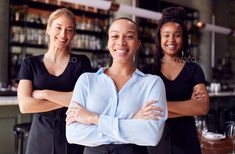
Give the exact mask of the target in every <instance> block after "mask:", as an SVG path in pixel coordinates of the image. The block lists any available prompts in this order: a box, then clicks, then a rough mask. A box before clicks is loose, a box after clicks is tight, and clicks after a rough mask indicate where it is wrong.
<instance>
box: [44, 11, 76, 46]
mask: <svg viewBox="0 0 235 154" xmlns="http://www.w3.org/2000/svg"><path fill="white" fill-rule="evenodd" d="M74 29H75V25H74V23H73V21H72V20H71V18H69V17H68V16H66V15H61V16H59V17H58V18H56V19H54V21H53V22H52V23H51V24H50V25H48V27H47V34H48V35H49V38H50V46H54V47H56V48H60V49H67V48H69V45H70V43H71V41H72V38H73V36H74V34H75V30H74Z"/></svg>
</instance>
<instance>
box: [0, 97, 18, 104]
mask: <svg viewBox="0 0 235 154" xmlns="http://www.w3.org/2000/svg"><path fill="white" fill-rule="evenodd" d="M5 105H18V101H17V97H16V96H0V106H5Z"/></svg>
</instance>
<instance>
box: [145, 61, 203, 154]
mask: <svg viewBox="0 0 235 154" xmlns="http://www.w3.org/2000/svg"><path fill="white" fill-rule="evenodd" d="M152 67H154V66H153V65H148V66H145V67H144V70H143V71H144V72H145V73H151V74H155V72H152V71H153V70H154V69H153V68H152ZM158 75H159V76H160V77H161V78H162V79H163V82H164V84H165V87H166V98H167V101H184V100H188V99H190V98H191V95H192V92H193V87H194V86H195V85H197V84H199V83H205V76H204V73H203V71H202V69H201V67H200V66H199V65H197V64H196V63H191V62H187V63H185V65H184V67H183V68H182V70H181V72H180V73H179V75H178V76H177V77H176V78H175V79H174V80H168V79H167V78H166V77H165V76H164V75H163V74H162V73H160V74H158ZM165 129H166V130H165V131H164V133H165V134H163V138H162V139H161V140H169V142H166V141H165V142H164V141H162V143H170V144H171V145H170V146H168V147H167V146H165V145H164V146H163V147H164V148H166V147H167V148H170V150H168V151H170V152H169V153H171V154H188V153H190V154H200V153H201V152H200V144H199V140H198V136H197V130H196V126H195V121H194V117H193V116H185V117H179V118H170V119H168V120H167V121H166V127H165ZM160 143H161V142H160ZM159 146H161V145H159ZM158 149H160V150H161V148H159V147H158ZM155 151H156V149H155Z"/></svg>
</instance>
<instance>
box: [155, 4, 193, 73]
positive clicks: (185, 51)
mask: <svg viewBox="0 0 235 154" xmlns="http://www.w3.org/2000/svg"><path fill="white" fill-rule="evenodd" d="M162 13H163V15H162V19H161V20H160V21H159V24H158V27H157V31H156V33H157V37H156V54H155V57H154V65H155V66H154V68H155V69H156V70H154V72H156V73H157V74H159V73H160V70H161V59H162V57H163V49H162V47H161V36H160V30H161V27H162V26H163V25H164V24H166V23H168V22H175V23H178V24H179V25H180V26H181V27H182V30H183V47H182V49H181V52H180V53H179V55H178V56H179V59H188V60H189V59H191V58H192V54H191V51H190V47H189V43H188V32H187V27H186V20H187V12H186V11H185V9H184V8H183V7H168V8H166V9H164V10H163V11H162Z"/></svg>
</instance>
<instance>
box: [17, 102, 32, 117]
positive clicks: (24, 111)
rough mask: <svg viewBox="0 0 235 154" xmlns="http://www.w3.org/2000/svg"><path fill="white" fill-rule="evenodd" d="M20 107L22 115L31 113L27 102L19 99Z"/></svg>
mask: <svg viewBox="0 0 235 154" xmlns="http://www.w3.org/2000/svg"><path fill="white" fill-rule="evenodd" d="M18 105H19V109H20V113H22V114H27V113H30V111H29V110H28V107H27V105H26V101H25V100H21V99H18Z"/></svg>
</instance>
